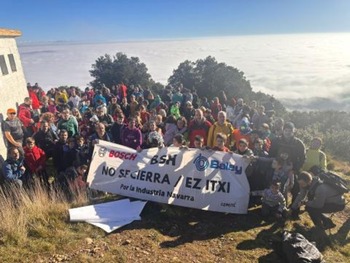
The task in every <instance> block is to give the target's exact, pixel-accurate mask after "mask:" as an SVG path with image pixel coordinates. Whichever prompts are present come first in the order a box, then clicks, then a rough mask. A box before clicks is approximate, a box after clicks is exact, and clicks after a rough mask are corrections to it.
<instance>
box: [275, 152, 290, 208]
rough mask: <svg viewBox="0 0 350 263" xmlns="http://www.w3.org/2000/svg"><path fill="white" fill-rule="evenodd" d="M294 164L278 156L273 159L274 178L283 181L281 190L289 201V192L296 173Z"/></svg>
mask: <svg viewBox="0 0 350 263" xmlns="http://www.w3.org/2000/svg"><path fill="white" fill-rule="evenodd" d="M292 168H293V166H292V164H291V163H290V162H289V161H288V160H287V159H284V158H281V157H279V158H276V159H274V160H273V161H272V169H273V174H272V178H271V179H272V180H271V181H279V182H280V183H281V188H280V191H281V192H282V194H283V196H284V198H285V199H286V202H287V203H288V193H289V192H290V191H291V190H292V188H293V185H294V173H293V169H292Z"/></svg>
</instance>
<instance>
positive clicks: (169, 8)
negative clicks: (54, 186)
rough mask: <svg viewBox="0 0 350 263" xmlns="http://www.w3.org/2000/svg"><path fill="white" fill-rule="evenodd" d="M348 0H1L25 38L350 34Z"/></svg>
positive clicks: (8, 22)
mask: <svg viewBox="0 0 350 263" xmlns="http://www.w3.org/2000/svg"><path fill="white" fill-rule="evenodd" d="M349 17H350V1H349V0H285V1H282V0H242V1H238V0H215V1H214V0H212V1H209V0H128V1H126V0H10V1H9V0H0V27H5V28H14V29H19V30H21V31H22V33H23V35H22V37H21V39H20V40H21V41H60V40H62V41H70V40H72V41H118V40H143V39H164V38H166V39H169V38H195V37H208V36H233V35H254V34H289V33H320V32H350V19H349Z"/></svg>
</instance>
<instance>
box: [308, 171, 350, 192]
mask: <svg viewBox="0 0 350 263" xmlns="http://www.w3.org/2000/svg"><path fill="white" fill-rule="evenodd" d="M310 172H311V173H313V174H314V175H315V176H317V177H318V178H320V179H321V181H322V182H323V183H324V184H328V185H330V186H331V187H333V188H334V189H336V190H337V191H338V193H339V194H341V195H342V194H345V193H348V192H349V187H348V183H347V181H345V180H344V179H343V178H341V177H340V176H339V175H337V174H335V173H333V172H331V171H328V172H327V171H325V170H323V169H321V168H320V167H319V166H317V165H315V166H312V167H311V168H310Z"/></svg>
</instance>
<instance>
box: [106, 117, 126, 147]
mask: <svg viewBox="0 0 350 263" xmlns="http://www.w3.org/2000/svg"><path fill="white" fill-rule="evenodd" d="M116 118H117V120H116V121H115V122H114V123H113V125H112V127H111V130H110V133H111V136H112V142H114V143H118V144H122V133H123V130H124V129H125V127H126V124H125V123H124V114H123V113H121V112H120V113H118V114H117V117H116Z"/></svg>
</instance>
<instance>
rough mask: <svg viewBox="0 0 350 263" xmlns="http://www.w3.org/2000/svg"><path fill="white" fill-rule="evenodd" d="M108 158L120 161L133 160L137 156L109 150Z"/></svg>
mask: <svg viewBox="0 0 350 263" xmlns="http://www.w3.org/2000/svg"><path fill="white" fill-rule="evenodd" d="M109 157H114V158H119V159H122V160H135V158H136V157H137V154H136V153H126V152H118V151H114V150H111V151H110V152H109Z"/></svg>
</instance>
